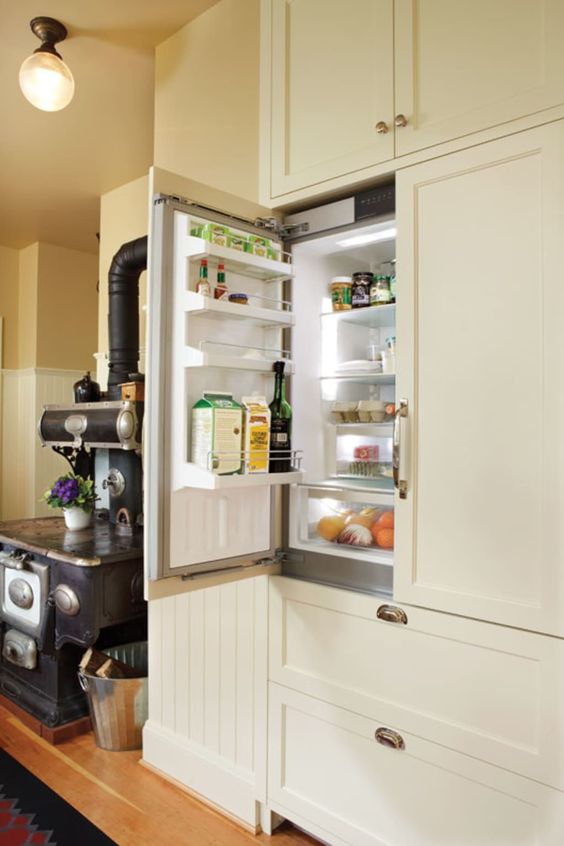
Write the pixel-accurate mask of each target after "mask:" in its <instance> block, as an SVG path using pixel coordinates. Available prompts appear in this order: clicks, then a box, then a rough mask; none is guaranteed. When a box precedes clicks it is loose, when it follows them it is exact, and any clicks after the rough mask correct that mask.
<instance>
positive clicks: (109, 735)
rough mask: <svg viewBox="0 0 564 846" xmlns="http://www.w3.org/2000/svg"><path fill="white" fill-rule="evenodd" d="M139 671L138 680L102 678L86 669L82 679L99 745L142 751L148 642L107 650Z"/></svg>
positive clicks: (81, 672)
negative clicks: (87, 671)
mask: <svg viewBox="0 0 564 846" xmlns="http://www.w3.org/2000/svg"><path fill="white" fill-rule="evenodd" d="M104 653H105V654H106V655H108V656H109V657H110V658H117V659H118V660H119V661H123V662H124V664H128V665H129V666H130V667H133V668H134V669H135V670H138V671H139V678H136V679H99V678H98V677H97V676H93V675H91V674H90V673H85V672H84V671H82V670H79V672H78V679H79V681H80V685H81V687H82V689H83V690H84V692H85V693H86V694H87V696H88V703H89V706H90V716H91V717H92V725H93V726H94V735H95V737H96V744H97V746H100V747H101V748H102V749H109V750H111V751H112V752H120V751H124V750H126V749H141V745H142V730H143V726H144V724H145V721H146V719H147V701H148V700H147V687H148V685H147V666H148V665H147V641H146V640H143V641H139V642H138V643H124V644H123V645H122V646H112V647H111V648H108V649H104Z"/></svg>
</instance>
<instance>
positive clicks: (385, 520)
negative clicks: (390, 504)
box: [376, 511, 394, 529]
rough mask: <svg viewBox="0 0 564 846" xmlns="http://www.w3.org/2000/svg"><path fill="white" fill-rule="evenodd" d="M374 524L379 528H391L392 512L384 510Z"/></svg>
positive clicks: (392, 524)
mask: <svg viewBox="0 0 564 846" xmlns="http://www.w3.org/2000/svg"><path fill="white" fill-rule="evenodd" d="M376 526H378V528H379V529H393V528H394V512H393V511H384V513H383V514H381V515H380V516H379V517H378V519H377V520H376Z"/></svg>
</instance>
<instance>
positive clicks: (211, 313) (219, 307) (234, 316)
mask: <svg viewBox="0 0 564 846" xmlns="http://www.w3.org/2000/svg"><path fill="white" fill-rule="evenodd" d="M249 299H250V300H251V301H253V302H252V303H251V304H249V305H241V304H240V303H231V302H229V300H215V299H213V298H212V297H204V296H203V295H202V294H196V293H195V291H186V292H185V295H184V311H185V312H187V314H189V315H190V316H194V317H198V316H201V317H206V318H213V319H215V320H246V321H248V322H250V323H261V324H264V325H267V326H282V327H287V326H293V325H294V322H295V318H294V315H293V314H292V311H291V304H290V303H289V302H288V301H286V300H275V299H272V298H271V297H259V296H258V294H250V295H249ZM254 300H258V301H260V303H261V304H260V305H255V304H254ZM263 302H264V303H269V305H268V306H266V307H265V306H263V305H262V303H263Z"/></svg>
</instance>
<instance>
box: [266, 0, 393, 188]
mask: <svg viewBox="0 0 564 846" xmlns="http://www.w3.org/2000/svg"><path fill="white" fill-rule="evenodd" d="M261 8H262V27H263V60H264V61H265V62H266V64H267V67H266V70H265V73H266V74H271V85H270V90H269V91H267V92H266V98H265V99H266V102H265V103H264V104H263V105H264V110H263V111H264V112H265V113H267V114H269V115H270V119H271V126H270V127H269V128H270V131H271V149H270V151H269V152H270V155H271V157H272V163H271V184H270V186H269V191H270V193H271V195H272V196H273V197H275V196H278V195H280V194H286V193H288V192H290V191H294V190H296V189H299V188H302V187H304V186H305V185H311V184H314V183H319V182H324V181H326V180H330V179H332V178H333V177H336V176H340V175H342V174H346V173H354V172H355V171H358V170H362V169H363V168H366V167H369V166H370V165H373V164H374V163H375V162H384V161H386V160H388V159H391V158H392V157H393V154H394V150H393V131H391V127H392V121H393V0H354V2H353V4H352V6H351V4H350V3H343V2H341V0H290V2H288V0H263V3H262V7H261ZM265 42H266V43H265ZM264 54H266V55H264ZM269 58H270V62H269V61H268V60H269ZM268 65H269V66H268ZM263 116H264V114H263ZM382 130H383V131H382Z"/></svg>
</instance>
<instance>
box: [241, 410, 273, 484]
mask: <svg viewBox="0 0 564 846" xmlns="http://www.w3.org/2000/svg"><path fill="white" fill-rule="evenodd" d="M241 402H242V404H243V450H244V456H245V463H244V471H245V473H268V449H269V443H270V409H269V408H268V405H267V404H266V398H265V397H257V396H253V397H243V398H242V400H241Z"/></svg>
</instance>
